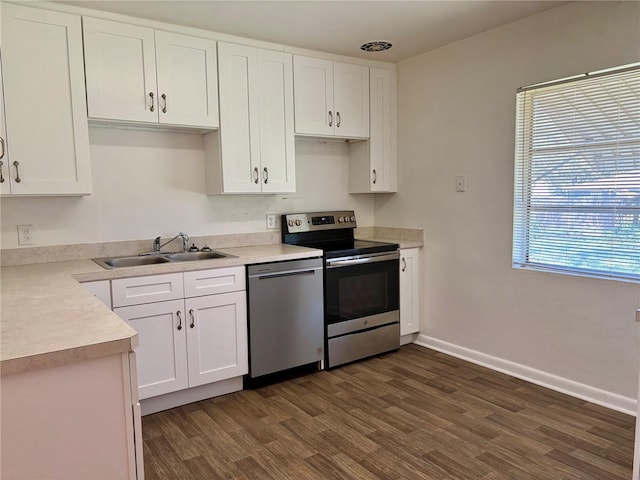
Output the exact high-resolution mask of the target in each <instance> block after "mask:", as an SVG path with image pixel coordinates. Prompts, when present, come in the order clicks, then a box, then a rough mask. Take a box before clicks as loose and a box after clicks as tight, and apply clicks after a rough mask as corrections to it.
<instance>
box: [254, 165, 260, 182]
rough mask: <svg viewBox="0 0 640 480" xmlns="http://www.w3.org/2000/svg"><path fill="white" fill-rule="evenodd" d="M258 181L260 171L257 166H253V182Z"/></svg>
mask: <svg viewBox="0 0 640 480" xmlns="http://www.w3.org/2000/svg"><path fill="white" fill-rule="evenodd" d="M259 181H260V172H259V171H258V167H253V183H255V184H256V185H257V184H258V182H259Z"/></svg>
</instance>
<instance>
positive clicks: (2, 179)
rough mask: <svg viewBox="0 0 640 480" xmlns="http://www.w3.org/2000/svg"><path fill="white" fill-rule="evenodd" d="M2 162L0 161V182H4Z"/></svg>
mask: <svg viewBox="0 0 640 480" xmlns="http://www.w3.org/2000/svg"><path fill="white" fill-rule="evenodd" d="M3 165H4V162H2V161H0V183H4V176H3V175H2V166H3Z"/></svg>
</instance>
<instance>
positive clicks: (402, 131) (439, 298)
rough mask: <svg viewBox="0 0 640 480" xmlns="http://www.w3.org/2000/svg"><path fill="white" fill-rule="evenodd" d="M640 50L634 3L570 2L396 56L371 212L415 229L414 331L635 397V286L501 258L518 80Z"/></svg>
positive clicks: (507, 230) (556, 74) (638, 298)
mask: <svg viewBox="0 0 640 480" xmlns="http://www.w3.org/2000/svg"><path fill="white" fill-rule="evenodd" d="M639 60H640V3H638V2H615V3H614V2H602V3H600V2H597V3H592V2H573V3H570V4H568V5H565V6H561V7H559V8H556V9H553V10H550V11H547V12H544V13H542V14H539V15H536V16H533V17H529V18H527V19H524V20H521V21H518V22H515V23H512V24H509V25H507V26H504V27H500V28H497V29H494V30H490V31H488V32H485V33H483V34H480V35H478V36H475V37H473V38H469V39H466V40H463V41H460V42H457V43H454V44H452V45H449V46H446V47H443V48H440V49H438V50H435V51H432V52H429V53H426V54H423V55H421V56H418V57H415V58H413V59H409V60H407V61H404V62H402V63H400V64H398V66H397V67H398V92H399V93H398V117H399V118H398V163H399V172H398V173H399V176H398V177H399V185H398V187H399V192H400V193H398V194H397V195H385V196H378V197H376V199H375V222H376V225H388V226H402V227H419V228H424V231H425V246H426V248H425V255H424V265H423V267H424V269H425V272H426V274H425V278H424V283H423V294H424V302H425V303H424V317H423V323H422V329H421V330H422V334H424V335H426V336H429V337H433V338H435V339H438V340H442V341H445V342H450V343H452V344H455V345H457V346H462V347H466V348H469V349H472V350H476V351H479V352H483V353H485V354H488V355H492V356H496V357H499V358H502V359H507V360H510V361H512V362H517V363H519V364H523V365H525V366H529V367H532V368H535V369H539V370H542V371H544V372H548V373H551V374H554V375H558V376H560V377H565V378H568V379H571V380H574V381H577V382H581V383H583V384H586V385H589V386H592V387H597V388H600V389H604V390H607V391H609V392H613V393H617V394H620V395H624V396H627V397H631V398H635V397H636V393H637V389H636V385H637V379H638V355H639V353H638V338H637V333H636V331H637V328H638V327H637V325H636V324H635V323H634V314H635V309H636V308H638V307H640V287H639V286H638V285H637V284H630V283H622V282H612V281H605V280H596V279H586V278H578V277H570V276H562V275H554V274H546V273H539V272H530V271H521V270H513V269H512V268H511V235H512V230H511V229H512V205H513V158H514V155H513V152H514V135H515V125H514V115H515V92H516V89H517V87H519V86H523V85H528V84H532V83H536V82H541V81H546V80H553V79H556V78H560V77H566V76H569V75H575V74H578V73H583V72H588V71H593V70H597V69H601V68H605V67H612V66H616V65H622V64H628V63H631V62H637V61H639ZM456 175H466V176H467V191H466V192H465V193H456V192H455V176H456ZM639 248H640V246H639Z"/></svg>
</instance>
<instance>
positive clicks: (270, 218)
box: [267, 213, 280, 230]
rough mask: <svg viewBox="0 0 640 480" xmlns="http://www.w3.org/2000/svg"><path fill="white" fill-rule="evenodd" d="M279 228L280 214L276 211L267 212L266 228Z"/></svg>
mask: <svg viewBox="0 0 640 480" xmlns="http://www.w3.org/2000/svg"><path fill="white" fill-rule="evenodd" d="M279 228H280V216H279V215H278V214H277V213H267V230H277V229H279Z"/></svg>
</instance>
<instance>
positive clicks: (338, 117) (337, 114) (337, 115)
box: [336, 112, 340, 127]
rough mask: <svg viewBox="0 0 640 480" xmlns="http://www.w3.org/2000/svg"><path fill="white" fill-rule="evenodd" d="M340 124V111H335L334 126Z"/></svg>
mask: <svg viewBox="0 0 640 480" xmlns="http://www.w3.org/2000/svg"><path fill="white" fill-rule="evenodd" d="M339 126H340V112H336V127H339Z"/></svg>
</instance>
